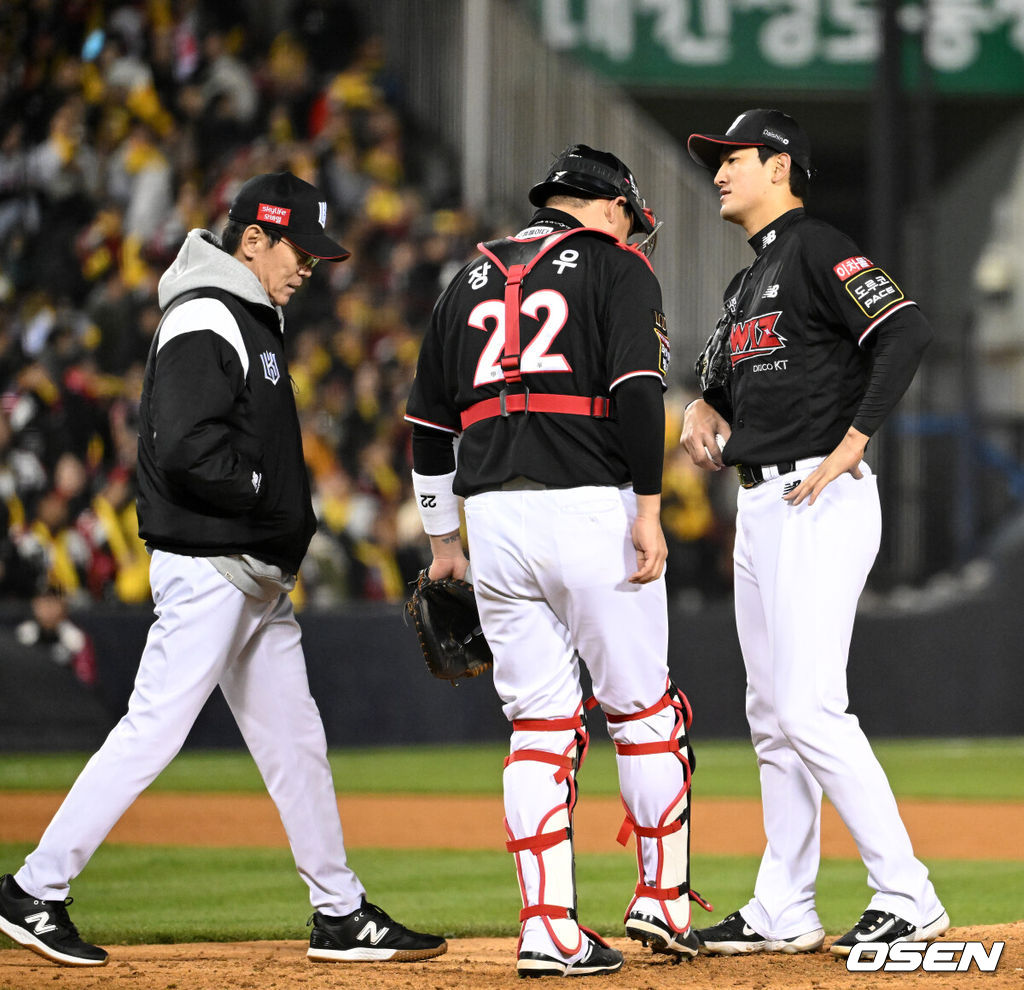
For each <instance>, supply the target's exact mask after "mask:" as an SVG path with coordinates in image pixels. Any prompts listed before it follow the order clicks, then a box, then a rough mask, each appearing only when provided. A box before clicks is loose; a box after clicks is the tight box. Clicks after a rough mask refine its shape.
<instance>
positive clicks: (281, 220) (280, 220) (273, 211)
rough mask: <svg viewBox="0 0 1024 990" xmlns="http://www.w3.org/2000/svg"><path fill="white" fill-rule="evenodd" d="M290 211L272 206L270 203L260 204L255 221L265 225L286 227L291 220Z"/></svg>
mask: <svg viewBox="0 0 1024 990" xmlns="http://www.w3.org/2000/svg"><path fill="white" fill-rule="evenodd" d="M291 215H292V211H291V210H289V209H288V208H287V207H284V206H274V205H273V204H272V203H260V207H259V209H258V210H257V211H256V219H257V220H260V221H263V222H265V223H276V224H277V225H278V226H279V227H287V226H288V221H289V220H290V219H291Z"/></svg>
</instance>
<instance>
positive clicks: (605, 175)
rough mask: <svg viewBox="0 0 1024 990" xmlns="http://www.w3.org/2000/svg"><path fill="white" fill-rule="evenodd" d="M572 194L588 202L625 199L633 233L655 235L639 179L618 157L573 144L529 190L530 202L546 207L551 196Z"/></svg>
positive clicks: (651, 215)
mask: <svg viewBox="0 0 1024 990" xmlns="http://www.w3.org/2000/svg"><path fill="white" fill-rule="evenodd" d="M559 193H562V194H568V195H570V196H572V195H573V194H575V195H578V196H581V197H583V198H586V199H594V198H596V199H615V198H616V197H617V196H625V198H626V202H627V203H628V204H629V211H630V213H632V214H633V227H632V229H631V231H630V233H634V234H635V233H640V232H643V233H644V234H648V235H650V234H652V233H653V232H654V229H655V227H656V226H657V221H656V220H655V218H654V214H653V213H652V212H651V211H650V210H649V209H647V205H646V204H645V203H644V199H643V197H642V196H641V195H640V192H639V190H638V189H637V187H636V180H635V179H634V178H633V174H632V173H631V172H630V171H629V169H628V168H626V166H625V165H624V164H623V163H622V162H621V161H619V159H618V158H616V157H615V155H613V154H611V153H610V152H607V151H596V150H595V149H594V148H591V147H588V146H587V145H585V144H573V145H570V146H569V147H568V148H566V149H565V151H563V152H562V153H561V154H560V155H559V156H558V157H557V158H556V159H555V161H554V163H553V164H552V166H551V168H550V170H549V171H548V174H547V175H546V176H545V178H544V180H543V181H542V182H538V183H537V184H536V185H535V186H534V187H533V188H532V189H531V190H530V202H531V203H532V204H533V205H534V206H543V205H544V204H545V203H546V202H547V200H548V197H549V196H556V195H558V194H559Z"/></svg>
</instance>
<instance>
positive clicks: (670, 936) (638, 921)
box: [626, 911, 700, 962]
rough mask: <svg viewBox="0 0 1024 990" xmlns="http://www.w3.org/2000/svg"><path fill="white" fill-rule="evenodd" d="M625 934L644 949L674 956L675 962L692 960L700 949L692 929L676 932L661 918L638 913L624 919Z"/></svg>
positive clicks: (635, 912)
mask: <svg viewBox="0 0 1024 990" xmlns="http://www.w3.org/2000/svg"><path fill="white" fill-rule="evenodd" d="M626 934H627V935H628V936H629V937H630V938H633V939H636V940H637V941H638V942H641V943H643V947H644V948H645V949H646V948H650V950H651V951H652V952H664V953H665V954H666V955H669V956H675V961H676V962H680V961H681V960H683V959H692V958H693V957H694V956H695V955H697V951H698V949H699V948H700V941H699V939H698V938H697V934H696V932H694V930H693V929H692V928H687V929H686V931H685V932H677V931H675V930H674V929H672V928H669V926H668V925H667V924H665V922H664V921H662V920H661V918H655V917H653V916H652V915H649V914H640V912H639V911H634V912H633V913H632V914H631V915H630V916H629V917H628V918H627V919H626Z"/></svg>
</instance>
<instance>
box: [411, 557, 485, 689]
mask: <svg viewBox="0 0 1024 990" xmlns="http://www.w3.org/2000/svg"><path fill="white" fill-rule="evenodd" d="M405 610H406V612H407V613H408V614H409V615H411V616H412V620H413V622H414V623H415V625H416V635H417V637H418V638H419V641H420V649H421V650H422V651H423V659H424V660H426V662H427V670H429V671H430V673H432V674H433V675H434V676H435V677H439V678H441V680H445V681H451V682H452V684H455V683H457V682H458V680H459V678H461V677H476V676H477V675H478V674H482V673H483V672H484V671H485V670H489V669H490V667H491V665H492V664H493V663H494V658H493V657H492V655H491V648H490V647H489V646H488V645H487V640H486V639H484V634H483V633H482V632H481V630H480V614H479V613H478V612H477V608H476V599H475V598H474V597H473V585H471V584H469V583H468V582H467V581H460V580H458V578H452V577H447V578H440V579H438V580H437V581H432V580H431V579H430V578H429V577H427V570H426V569H424V570H422V571H420V576H419V578H418V579H417V581H416V587H415V588H414V589H413V592H412V597H411V598H410V599H409V600H408V601H407V602H406V603H405Z"/></svg>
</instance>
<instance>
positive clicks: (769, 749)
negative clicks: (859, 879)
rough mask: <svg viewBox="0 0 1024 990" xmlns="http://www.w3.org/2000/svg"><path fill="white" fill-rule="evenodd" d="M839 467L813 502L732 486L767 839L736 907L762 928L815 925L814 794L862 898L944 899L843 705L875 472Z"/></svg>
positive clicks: (905, 912)
mask: <svg viewBox="0 0 1024 990" xmlns="http://www.w3.org/2000/svg"><path fill="white" fill-rule="evenodd" d="M861 470H862V472H863V474H864V477H863V478H862V479H861V480H859V481H858V480H857V479H855V478H853V477H852V476H851V475H849V474H843V475H841V476H840V477H838V478H836V479H835V480H834V481H833V482H832V483H831V484H829V486H828V487H827V488H826V489H825V490H824V491H823V492H822V493H821V494H820V495H819V496H818V498H817V500H816V502H815V504H814V505H808V504H807V503H806V502H804V503H803V504H802V505H800V506H796V507H793V506H791V505H790V504H789V503H787V502H784V501H783V500H782V494H783V488H784V485H785V484H786V482H787V481H789V482H792V481H794V480H796V479H797V478H798V476H799V475H798V473H794V474H789V475H783V476H782V477H781V478H777V479H775V480H773V481H769V482H765V483H763V484H761V485H759V486H758V487H756V488H751V489H742V488H741V489H740V490H739V495H738V513H737V519H736V527H737V529H736V546H735V551H734V565H735V596H736V626H737V631H738V633H739V641H740V647H741V648H742V651H743V661H744V664H745V666H746V672H747V720H748V722H749V723H750V733H751V738H752V739H753V743H754V749H755V751H756V753H757V761H758V766H759V767H760V775H761V803H762V806H763V812H764V829H765V834H766V837H767V847H766V848H765V852H764V856H763V858H762V860H761V866H760V869H759V870H758V874H757V882H756V885H755V887H754V897H753V899H752V900H751V901H750V903H749V904H747V905H746V906H745V907H743V908H742V911H741V913H742V915H743V918H744V919H745V920H746V921H747V923H748V924H749V925H750V926H751V927H752V928H754V929H755V930H756V931H757V932H759V933H760V934H762V935H764V936H765V937H767V938H772V939H784V938H792V937H794V936H796V935H801V934H803V933H805V932H808V931H811V930H812V929H815V928H819V927H820V921H819V919H818V914H817V911H816V909H815V881H816V877H817V872H818V864H819V859H820V814H821V795H822V793H823V792H824V794H825V795H826V796H827V797H828V799H829V800H830V801H831V802H832V804H833V805H834V806H835V808H836V810H837V811H838V813H839V815H840V817H841V818H842V820H843V823H844V824H845V825H846V827H847V828H848V829H849V830H850V834H851V835H852V836H853V839H854V841H855V842H856V845H857V849H858V850H859V852H860V855H861V858H862V859H863V861H864V864H865V866H867V870H868V883H869V884H870V885H871V887H872V888H873V889H874V890H875V894H874V896H873V897H872V899H871V903H870V907H872V908H876V909H878V910H880V911H890V912H893V913H894V914H897V915H899V916H900V917H901V918H904V919H906V920H907V921H910V922H912V923H913V924H915V925H921V924H924V923H927V922H929V921H931V920H932V919H933V918H935V917H936V916H937V915H939V914H940V913H941V912H942V906H941V904H940V903H939V900H938V898H937V896H936V893H935V889H934V887H933V886H932V883H931V881H930V880H929V879H928V871H927V869H926V868H925V866H924V864H922V863H921V862H920V861H919V860H918V859H916V858H915V856H914V853H913V849H912V848H911V843H910V837H909V836H908V835H907V830H906V828H905V827H904V825H903V822H902V820H901V818H900V814H899V809H898V808H897V806H896V800H895V798H894V797H893V793H892V789H891V788H890V786H889V782H888V780H887V778H886V776H885V771H884V770H883V769H882V767H881V765H880V764H879V762H878V760H877V758H876V757H875V754H874V753H873V752H872V750H871V746H870V744H869V743H868V740H867V737H866V736H865V735H864V732H863V731H862V729H861V728H860V724H859V722H858V721H857V718H856V716H854V715H852V714H850V713H849V712H847V710H846V709H847V705H848V704H849V699H848V696H847V682H846V665H847V659H848V654H849V648H850V638H851V635H852V632H853V622H854V618H855V614H856V609H857V600H858V598H859V596H860V593H861V591H862V589H863V587H864V582H865V580H866V579H867V575H868V572H869V571H870V569H871V566H872V564H873V563H874V560H875V556H876V554H877V553H878V546H879V541H880V538H881V511H880V508H879V501H878V488H877V483H876V479H875V477H874V476H873V475H872V474H871V471H870V469H869V468H868V466H867V465H866V464H864V463H863V462H862V463H861Z"/></svg>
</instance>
